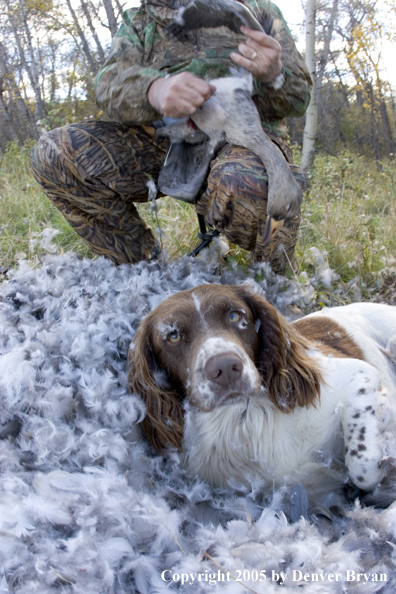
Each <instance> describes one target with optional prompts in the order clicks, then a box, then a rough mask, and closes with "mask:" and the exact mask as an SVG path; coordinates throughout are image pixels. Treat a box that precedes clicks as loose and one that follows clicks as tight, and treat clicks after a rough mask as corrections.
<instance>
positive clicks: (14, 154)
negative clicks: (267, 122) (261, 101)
mask: <svg viewBox="0 0 396 594" xmlns="http://www.w3.org/2000/svg"><path fill="white" fill-rule="evenodd" d="M29 149H30V147H29V146H24V147H22V148H19V147H17V146H15V145H11V146H10V147H9V149H8V151H7V153H6V154H4V155H3V156H2V157H1V161H0V196H1V198H0V255H1V266H2V267H3V268H9V267H12V266H14V265H15V264H16V263H17V261H18V259H19V258H21V257H25V258H27V259H28V260H30V261H32V262H33V263H37V262H38V261H39V259H40V257H41V256H42V255H43V254H44V253H45V250H44V249H43V247H41V246H40V245H38V244H37V242H36V245H35V246H33V245H32V243H31V240H32V239H33V240H34V239H37V238H38V239H40V237H38V236H39V234H40V233H42V231H43V229H45V228H48V227H52V228H54V229H56V230H58V231H59V233H58V235H57V236H56V237H55V238H54V239H53V243H55V244H56V245H57V246H58V250H59V251H63V252H66V251H73V252H76V253H78V254H80V255H82V256H87V257H94V255H93V254H92V252H91V251H90V250H89V249H88V247H87V246H86V244H85V243H84V242H83V241H82V240H81V239H80V238H79V237H78V235H77V234H76V233H75V232H74V231H73V230H72V228H71V227H70V226H69V225H68V223H67V222H66V221H65V220H64V218H63V217H62V216H61V215H60V214H59V213H58V211H57V209H56V208H55V207H54V206H53V205H52V204H51V202H50V201H49V200H48V199H47V198H46V197H45V195H44V194H43V193H42V191H41V190H40V188H39V186H38V185H37V183H36V182H35V180H34V178H33V176H32V174H31V172H30V167H29V160H28V154H29ZM298 156H299V155H298V154H296V157H297V160H298ZM157 204H158V217H159V222H160V226H161V229H162V231H163V233H164V246H165V248H166V250H167V253H168V258H169V259H175V258H177V257H179V256H180V255H182V254H186V253H189V252H190V251H191V250H192V249H193V248H194V247H195V246H196V245H197V243H198V239H197V230H198V226H197V217H196V215H195V210H194V207H193V206H191V205H189V204H186V203H183V202H180V201H176V200H172V199H171V198H162V199H160V200H158V201H157ZM138 209H139V212H140V214H141V216H143V218H144V219H146V220H147V222H148V223H149V224H150V226H152V227H153V228H154V229H156V228H157V226H158V225H157V221H156V218H155V214H154V211H153V210H152V208H151V206H150V205H149V204H142V205H139V206H138ZM395 220H396V163H395V162H394V163H391V164H383V169H382V171H381V172H378V171H377V169H376V167H375V163H374V162H373V161H371V160H369V159H364V158H362V157H359V156H355V155H353V154H349V153H344V154H343V155H340V156H338V157H329V156H325V155H321V154H318V155H317V158H316V161H315V165H314V168H313V170H312V172H311V173H310V185H309V189H308V190H307V192H306V195H305V199H304V202H303V206H302V225H301V228H300V236H299V243H298V247H297V251H296V259H297V265H298V272H297V276H298V277H299V278H300V279H302V278H303V277H304V276H306V275H307V276H308V277H310V276H312V274H313V273H314V271H315V266H316V264H315V254H314V253H312V248H317V249H318V250H319V251H320V252H321V253H322V254H324V257H325V258H327V260H328V264H329V266H330V268H331V269H332V270H333V271H334V272H335V273H337V274H338V275H339V277H340V280H339V282H338V287H339V291H338V293H342V294H343V295H346V294H347V293H348V291H352V289H353V290H355V291H356V288H358V290H359V291H360V292H361V293H362V294H363V296H369V295H370V292H371V291H374V290H378V287H379V286H380V285H381V283H382V282H383V279H384V278H385V277H386V278H387V279H388V281H387V282H389V277H394V276H395V277H396V257H395V255H396V233H395ZM230 247H231V251H230V258H231V259H232V260H233V261H236V262H237V263H238V265H239V266H242V267H244V266H247V265H248V264H249V261H250V254H249V253H248V252H246V251H245V250H242V249H240V248H238V247H237V246H230ZM288 274H289V276H293V273H291V272H290V273H288ZM340 287H341V289H340ZM332 289H333V293H334V287H333V288H332ZM321 290H322V293H323V295H324V302H326V288H325V287H323V288H322V289H321V288H320V287H319V288H318V291H319V293H320V291H321ZM319 298H320V295H319Z"/></svg>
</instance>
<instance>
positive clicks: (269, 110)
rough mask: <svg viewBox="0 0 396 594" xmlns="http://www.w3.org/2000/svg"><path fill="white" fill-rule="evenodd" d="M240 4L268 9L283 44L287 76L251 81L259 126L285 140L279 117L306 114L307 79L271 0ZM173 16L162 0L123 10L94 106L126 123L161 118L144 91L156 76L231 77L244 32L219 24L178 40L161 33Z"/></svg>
mask: <svg viewBox="0 0 396 594" xmlns="http://www.w3.org/2000/svg"><path fill="white" fill-rule="evenodd" d="M157 2H158V3H157ZM244 3H245V4H246V6H248V7H249V8H250V9H251V11H252V12H253V13H254V14H255V16H256V17H260V13H261V12H263V11H265V10H266V11H268V9H270V11H271V14H272V16H273V19H274V21H273V25H272V30H271V34H272V35H273V37H274V38H275V39H277V40H278V41H279V43H280V44H281V46H282V63H283V66H284V72H285V76H286V80H285V83H284V85H283V86H282V88H281V89H280V90H278V91H275V90H274V89H272V88H271V87H269V86H268V85H265V84H263V83H261V82H260V81H258V80H257V79H255V81H254V94H253V100H254V102H255V104H256V106H257V108H258V111H259V113H260V116H261V118H262V123H263V126H264V127H265V128H267V129H269V130H272V132H275V133H276V134H277V135H279V136H282V137H284V138H285V137H286V128H285V125H284V122H283V120H284V118H285V117H289V116H301V115H303V114H304V112H305V110H306V108H307V106H308V103H309V100H310V85H311V79H310V76H309V73H308V70H307V68H306V66H305V63H304V61H303V59H302V58H301V56H300V54H299V53H298V51H297V49H296V46H295V44H294V41H293V39H292V36H291V33H290V31H289V29H288V27H287V24H286V22H285V20H284V18H283V16H282V13H281V11H280V10H279V8H278V7H277V6H275V5H274V4H272V3H270V1H269V0H257V1H256V0H244ZM176 14H177V10H175V9H173V8H169V7H168V6H166V5H165V4H163V3H162V2H161V0H149V1H148V0H142V1H141V5H140V7H139V8H131V9H129V10H126V11H125V13H124V15H123V23H122V24H121V26H120V28H119V30H118V31H117V33H116V35H115V37H114V38H113V41H112V45H111V50H110V55H109V57H108V59H107V61H106V62H105V64H104V66H103V68H102V70H101V71H100V72H99V73H98V75H97V76H96V79H95V84H96V97H97V101H98V104H99V105H100V107H102V109H103V110H104V111H105V112H106V113H107V114H108V115H109V116H110V118H111V119H113V120H115V121H117V122H120V123H122V124H125V125H127V126H128V125H134V124H150V123H151V122H153V121H155V120H158V119H160V118H161V117H162V116H161V114H159V113H158V112H157V111H156V110H155V109H154V108H153V107H151V105H150V104H149V102H148V100H147V91H148V88H149V86H150V85H151V83H152V82H153V81H154V80H156V79H157V78H159V77H162V76H166V75H167V74H170V75H173V74H178V73H179V72H184V71H188V72H191V73H192V74H195V75H196V76H199V77H201V78H206V79H214V78H219V77H222V76H230V72H229V67H230V66H234V67H235V66H236V65H235V63H234V62H233V61H232V60H231V58H230V54H231V52H232V51H235V50H236V49H237V47H238V43H240V42H241V41H245V40H246V36H245V35H242V34H236V33H233V32H232V31H230V30H229V29H228V28H227V27H218V28H216V29H214V28H210V29H200V30H197V31H193V32H191V33H188V40H186V41H183V42H180V41H176V40H175V39H171V38H169V37H168V36H167V35H166V33H165V31H164V27H165V25H166V24H167V23H169V22H170V21H171V20H172V18H173V17H174V16H175V15H176Z"/></svg>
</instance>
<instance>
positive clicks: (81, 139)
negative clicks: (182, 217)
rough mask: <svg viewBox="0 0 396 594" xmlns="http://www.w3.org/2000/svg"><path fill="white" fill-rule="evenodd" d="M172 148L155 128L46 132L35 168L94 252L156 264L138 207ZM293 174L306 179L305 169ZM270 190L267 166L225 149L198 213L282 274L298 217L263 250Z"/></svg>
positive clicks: (104, 126) (89, 125)
mask: <svg viewBox="0 0 396 594" xmlns="http://www.w3.org/2000/svg"><path fill="white" fill-rule="evenodd" d="M167 147H168V140H167V139H164V140H157V139H156V137H155V134H154V129H153V128H149V127H145V126H141V127H140V126H136V127H134V128H127V127H125V126H122V125H121V124H117V123H115V122H80V123H77V124H71V125H69V126H65V127H63V128H57V129H55V130H52V131H51V132H48V133H46V134H44V135H43V136H42V137H41V138H40V140H39V141H38V143H37V145H36V146H35V147H34V148H33V150H32V153H31V163H32V169H33V173H34V175H35V177H36V180H37V181H38V183H39V184H40V185H41V187H42V188H43V190H44V192H45V193H46V194H47V196H48V197H49V198H50V200H51V201H52V202H53V203H54V204H55V206H56V207H57V208H58V209H59V210H60V212H61V213H62V214H63V216H64V217H65V218H66V219H67V220H68V222H69V223H70V224H71V225H72V227H73V228H74V229H75V230H76V231H77V233H78V234H79V235H80V236H81V237H82V239H84V241H85V242H86V243H87V244H88V245H89V246H90V248H91V249H92V250H93V251H94V252H96V253H97V254H100V255H103V256H106V257H108V258H110V259H111V260H113V262H115V263H116V264H122V263H126V262H129V263H134V262H138V261H139V260H142V259H146V260H147V259H149V258H150V256H151V253H152V250H153V246H154V242H155V239H154V235H153V233H152V231H151V229H150V228H149V227H148V226H147V224H146V223H145V222H144V221H143V220H142V219H141V218H140V216H139V214H138V212H137V209H136V207H135V205H134V204H133V202H147V201H148V190H147V185H146V184H147V182H148V180H149V179H151V178H152V179H154V181H156V180H157V178H158V174H159V171H160V168H161V166H162V164H163V161H164V158H165V154H166V151H167ZM281 148H282V149H283V150H284V154H285V156H286V158H287V159H288V160H289V162H291V158H290V155H289V153H288V152H287V149H285V147H283V146H281ZM291 168H292V171H293V174H294V175H295V176H296V178H297V179H298V180H299V181H302V180H303V173H302V170H301V169H300V168H298V167H296V166H293V165H291ZM267 188H268V178H267V175H266V171H265V169H264V167H263V165H262V163H261V161H260V160H259V159H258V158H257V157H256V156H255V155H254V154H253V153H250V152H249V151H247V150H246V149H243V148H241V147H231V146H226V147H224V149H223V150H222V151H221V152H220V153H219V155H218V156H217V157H216V159H214V160H213V161H212V164H211V171H210V174H209V176H208V180H207V189H206V191H205V193H204V195H203V196H202V198H201V199H200V200H199V202H198V204H197V212H198V213H201V214H203V215H204V216H205V218H206V220H207V222H208V223H210V224H212V225H213V226H214V227H216V228H217V229H219V230H220V231H221V232H222V233H224V235H225V236H226V237H227V238H228V239H229V240H230V241H232V242H234V243H236V244H238V245H240V246H241V247H243V248H245V249H248V250H250V251H252V252H254V255H255V259H256V260H258V261H264V260H269V261H270V262H271V265H272V267H273V268H274V270H276V271H281V270H283V269H284V268H285V267H286V265H287V263H288V260H290V261H293V252H294V248H295V245H296V241H297V230H298V227H299V222H300V219H299V217H296V218H295V220H293V221H291V222H289V223H288V224H287V225H285V226H284V227H282V228H281V229H280V231H279V232H278V235H277V237H276V238H275V241H273V242H272V244H271V245H270V246H269V247H268V246H264V245H263V242H262V236H263V231H264V226H265V221H266V202H267ZM286 254H287V255H286Z"/></svg>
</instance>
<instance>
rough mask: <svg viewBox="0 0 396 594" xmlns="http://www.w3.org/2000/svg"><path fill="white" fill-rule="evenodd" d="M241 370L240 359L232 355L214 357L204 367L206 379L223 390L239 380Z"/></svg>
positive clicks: (225, 354)
mask: <svg viewBox="0 0 396 594" xmlns="http://www.w3.org/2000/svg"><path fill="white" fill-rule="evenodd" d="M242 370H243V363H242V361H241V359H240V358H239V357H238V355H234V354H233V353H224V354H222V355H215V356H213V357H211V358H210V359H209V360H208V361H207V363H206V365H205V373H206V377H207V378H208V379H209V380H210V381H212V382H215V383H216V384H218V385H219V386H222V387H223V388H226V387H231V386H232V385H233V384H234V383H235V382H236V381H237V380H239V378H240V377H241V376H242Z"/></svg>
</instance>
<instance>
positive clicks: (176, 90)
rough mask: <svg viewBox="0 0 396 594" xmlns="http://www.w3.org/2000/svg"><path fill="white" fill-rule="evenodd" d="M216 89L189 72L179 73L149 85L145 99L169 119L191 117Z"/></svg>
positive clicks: (158, 79)
mask: <svg viewBox="0 0 396 594" xmlns="http://www.w3.org/2000/svg"><path fill="white" fill-rule="evenodd" d="M215 90H216V87H214V86H213V85H210V84H208V83H207V82H205V81H204V80H202V78H198V77H197V76H194V75H193V74H191V73H190V72H181V73H180V74H175V75H174V76H170V77H166V78H157V80H155V81H154V82H153V83H151V85H150V87H149V90H148V93H147V99H148V102H149V103H150V105H151V106H152V107H154V108H155V109H156V110H157V111H159V112H160V113H162V114H163V115H164V116H166V117H169V118H184V117H185V116H188V115H192V114H193V113H194V112H195V111H196V110H197V109H198V107H200V106H201V105H202V104H203V103H204V102H205V101H207V100H208V99H209V97H210V96H211V95H213V93H214V92H215Z"/></svg>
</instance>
